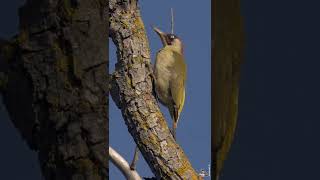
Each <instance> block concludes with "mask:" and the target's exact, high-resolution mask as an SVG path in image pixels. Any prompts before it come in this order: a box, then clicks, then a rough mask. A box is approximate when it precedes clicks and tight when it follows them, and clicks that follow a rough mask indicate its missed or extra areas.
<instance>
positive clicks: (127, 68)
mask: <svg viewBox="0 0 320 180" xmlns="http://www.w3.org/2000/svg"><path fill="white" fill-rule="evenodd" d="M109 17H110V20H109V22H110V34H109V35H110V37H111V38H112V40H113V42H114V44H115V45H116V47H117V58H118V62H117V64H116V70H115V72H114V73H113V75H112V80H111V84H112V89H111V95H112V98H113V100H114V101H115V103H116V104H117V106H118V108H119V109H121V112H122V116H123V118H124V121H125V123H126V125H127V127H128V130H129V132H130V134H131V135H132V137H133V138H134V140H135V142H136V144H137V145H138V147H139V149H140V151H141V153H142V155H143V157H144V159H145V160H146V161H147V163H148V165H149V167H150V168H151V170H152V172H153V173H154V174H155V175H156V177H157V178H158V179H198V175H197V173H196V172H195V170H194V169H193V168H192V166H191V164H190V162H189V160H188V159H187V157H186V155H185V154H184V152H183V150H182V149H181V147H180V146H179V145H178V144H177V143H176V142H175V141H174V139H173V137H172V135H171V133H170V131H169V129H168V126H167V123H166V121H165V119H164V117H163V115H162V113H161V112H160V109H159V106H158V104H157V102H156V99H155V98H154V96H153V93H152V68H151V64H150V52H149V45H148V40H147V37H146V32H145V29H144V24H143V22H142V19H141V16H140V12H139V8H138V6H137V1H136V0H131V1H126V0H110V1H109Z"/></svg>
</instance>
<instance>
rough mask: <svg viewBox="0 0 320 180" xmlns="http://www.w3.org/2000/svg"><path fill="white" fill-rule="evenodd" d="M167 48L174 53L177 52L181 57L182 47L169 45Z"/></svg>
mask: <svg viewBox="0 0 320 180" xmlns="http://www.w3.org/2000/svg"><path fill="white" fill-rule="evenodd" d="M169 47H170V48H171V49H172V50H174V51H176V52H178V53H180V54H182V55H183V46H181V45H175V44H173V45H169Z"/></svg>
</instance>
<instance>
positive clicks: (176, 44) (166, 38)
mask: <svg viewBox="0 0 320 180" xmlns="http://www.w3.org/2000/svg"><path fill="white" fill-rule="evenodd" d="M153 29H154V31H155V32H156V33H157V34H158V35H159V37H160V39H161V42H162V44H163V48H162V49H160V50H159V51H158V53H157V55H156V61H155V65H154V75H155V91H156V95H157V97H158V99H159V101H160V102H161V103H162V104H163V105H165V106H166V107H167V108H168V109H169V112H170V116H171V118H172V120H173V126H172V134H173V137H174V138H175V137H176V128H177V124H178V120H179V116H180V113H181V111H182V108H183V105H184V100H185V84H186V75H187V66H186V64H185V62H184V56H183V44H182V42H181V40H180V39H179V38H178V37H177V36H176V35H174V34H166V33H164V32H162V31H161V30H159V29H158V28H156V27H154V28H153Z"/></svg>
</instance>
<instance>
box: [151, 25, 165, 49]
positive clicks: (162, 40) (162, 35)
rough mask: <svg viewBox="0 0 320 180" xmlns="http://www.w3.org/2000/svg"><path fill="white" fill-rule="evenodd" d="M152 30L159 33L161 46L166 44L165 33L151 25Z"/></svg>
mask: <svg viewBox="0 0 320 180" xmlns="http://www.w3.org/2000/svg"><path fill="white" fill-rule="evenodd" d="M153 30H154V31H155V32H156V33H157V34H158V35H159V37H160V39H161V42H162V44H163V46H166V45H168V43H167V41H166V33H164V32H162V31H161V30H160V29H158V28H156V27H153Z"/></svg>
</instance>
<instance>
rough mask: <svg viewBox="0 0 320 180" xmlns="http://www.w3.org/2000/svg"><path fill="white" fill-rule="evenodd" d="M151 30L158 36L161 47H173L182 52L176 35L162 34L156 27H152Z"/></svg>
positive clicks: (180, 43) (181, 46)
mask: <svg viewBox="0 0 320 180" xmlns="http://www.w3.org/2000/svg"><path fill="white" fill-rule="evenodd" d="M153 30H154V31H155V32H156V33H157V34H158V35H159V37H160V39H161V42H162V45H163V46H168V45H169V46H173V47H175V48H177V49H178V50H179V51H181V52H183V44H182V41H181V39H180V38H179V37H178V36H177V35H175V34H167V33H164V32H162V31H161V30H160V29H158V28H156V27H153Z"/></svg>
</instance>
